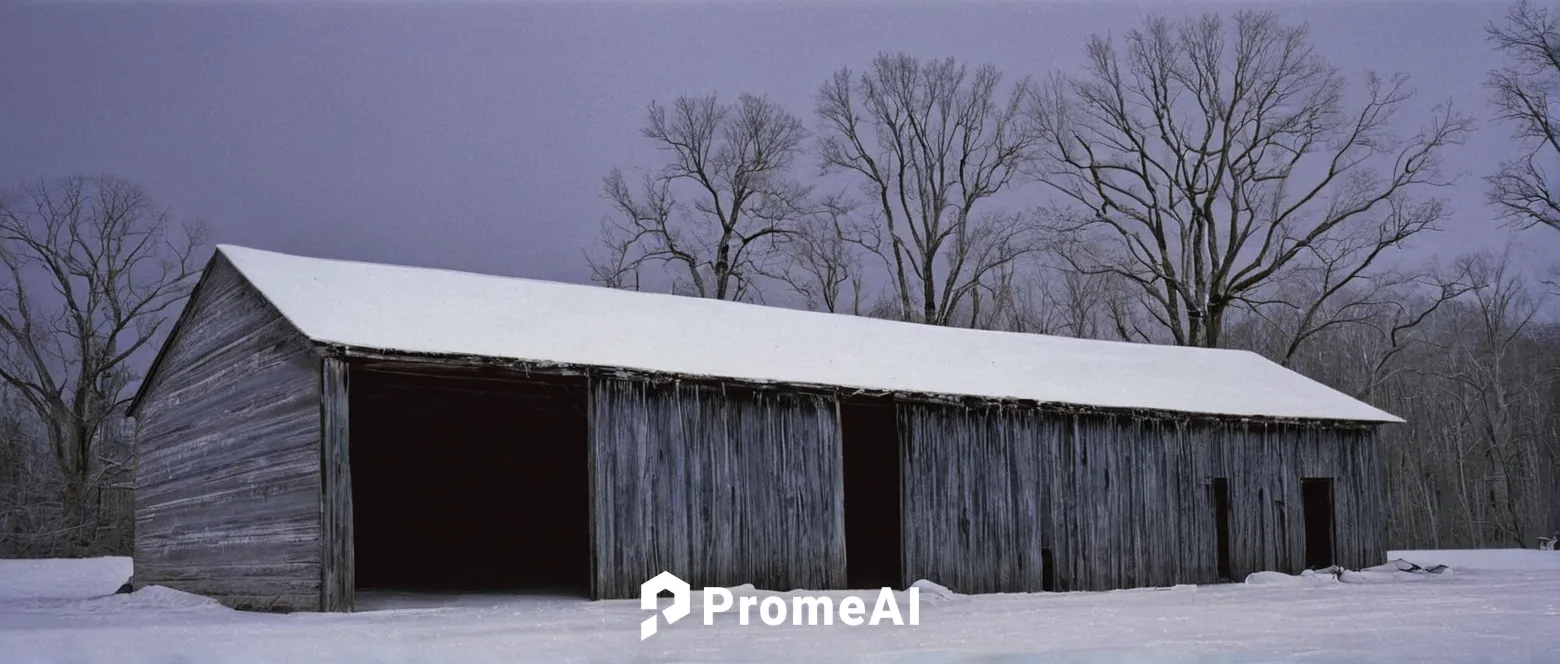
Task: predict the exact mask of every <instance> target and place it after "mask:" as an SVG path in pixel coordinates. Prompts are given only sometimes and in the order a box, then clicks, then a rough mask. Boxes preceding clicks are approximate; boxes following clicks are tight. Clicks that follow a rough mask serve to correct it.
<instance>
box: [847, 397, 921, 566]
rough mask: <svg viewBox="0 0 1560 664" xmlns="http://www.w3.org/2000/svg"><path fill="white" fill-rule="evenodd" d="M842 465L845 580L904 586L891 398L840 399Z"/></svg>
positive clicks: (896, 422) (896, 431) (896, 442)
mask: <svg viewBox="0 0 1560 664" xmlns="http://www.w3.org/2000/svg"><path fill="white" fill-rule="evenodd" d="M840 439H841V445H842V447H843V448H844V470H845V473H844V474H845V582H846V585H848V586H850V587H851V588H881V587H883V586H891V587H894V588H901V587H903V586H904V581H905V580H904V578H903V577H904V572H903V570H902V569H901V567H900V564H901V557H902V556H901V551H902V549H901V547H902V546H903V542H904V538H903V537H901V533H900V528H901V524H902V523H903V521H904V519H903V516H902V515H901V514H900V505H899V498H900V493H899V481H900V473H901V469H900V464H899V419H898V415H897V412H896V410H895V408H894V402H893V400H892V399H891V398H887V397H884V398H876V399H847V400H842V401H841V402H840Z"/></svg>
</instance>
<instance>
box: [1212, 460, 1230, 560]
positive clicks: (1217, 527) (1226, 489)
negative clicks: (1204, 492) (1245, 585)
mask: <svg viewBox="0 0 1560 664" xmlns="http://www.w3.org/2000/svg"><path fill="white" fill-rule="evenodd" d="M1213 530H1214V538H1215V542H1214V545H1215V546H1216V547H1217V548H1216V551H1217V560H1216V562H1217V565H1218V568H1217V569H1218V573H1219V580H1221V581H1228V580H1229V579H1230V577H1231V576H1233V575H1232V574H1231V573H1230V482H1229V480H1227V479H1225V478H1223V477H1215V478H1213Z"/></svg>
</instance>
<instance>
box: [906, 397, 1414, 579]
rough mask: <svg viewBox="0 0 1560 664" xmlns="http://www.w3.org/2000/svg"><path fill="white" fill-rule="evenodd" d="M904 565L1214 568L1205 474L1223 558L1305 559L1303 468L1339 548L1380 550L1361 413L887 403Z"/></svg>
mask: <svg viewBox="0 0 1560 664" xmlns="http://www.w3.org/2000/svg"><path fill="white" fill-rule="evenodd" d="M900 423H901V424H900V431H901V436H902V437H903V439H904V442H905V450H906V485H905V503H904V504H905V520H906V524H905V525H906V529H905V540H906V542H905V558H906V560H905V563H906V572H907V573H908V574H909V575H910V578H912V579H914V578H929V579H933V580H938V581H939V582H944V583H946V584H947V585H949V586H950V587H952V588H954V589H956V590H960V591H965V592H993V591H1003V592H1007V591H1034V590H1039V589H1040V588H1041V583H1042V580H1043V578H1044V570H1042V569H1041V567H1040V560H1041V553H1040V551H1041V550H1042V549H1046V548H1049V549H1051V550H1052V554H1053V558H1054V566H1055V569H1054V570H1051V573H1052V574H1054V575H1055V579H1056V584H1057V585H1056V588H1057V589H1058V590H1109V589H1116V588H1132V587H1145V586H1165V585H1172V584H1176V583H1212V582H1215V581H1217V580H1218V578H1217V575H1218V574H1217V550H1216V546H1217V536H1216V531H1215V527H1216V526H1215V523H1216V522H1215V516H1214V504H1213V500H1214V499H1213V490H1212V481H1213V479H1214V478H1217V477H1224V478H1227V481H1228V483H1229V500H1230V514H1229V524H1230V536H1231V542H1230V554H1231V557H1230V563H1231V572H1232V574H1233V575H1234V576H1235V577H1236V578H1241V577H1243V576H1244V575H1246V574H1249V573H1251V572H1256V571H1260V570H1280V571H1285V572H1291V573H1295V572H1299V571H1300V570H1301V569H1303V567H1304V562H1305V558H1304V552H1305V530H1304V528H1305V521H1304V517H1303V505H1302V502H1301V499H1300V481H1301V479H1302V478H1309V477H1325V478H1332V479H1333V482H1334V501H1335V502H1334V515H1335V516H1334V518H1335V524H1336V526H1335V532H1336V536H1335V555H1336V562H1337V564H1341V565H1344V566H1350V567H1360V566H1365V565H1371V564H1376V563H1380V562H1383V561H1384V558H1385V554H1386V550H1385V542H1384V540H1383V532H1382V527H1381V526H1382V509H1383V507H1382V495H1381V492H1380V491H1381V490H1380V483H1379V469H1378V468H1377V465H1376V443H1375V432H1374V431H1373V430H1370V429H1359V428H1341V427H1328V426H1302V425H1289V424H1276V423H1270V424H1262V423H1217V422H1212V421H1182V420H1168V419H1154V418H1141V417H1133V416H1125V415H1124V416H1112V415H1072V414H1059V413H1045V412H1041V411H1037V410H1028V409H1017V408H998V407H989V408H960V407H952V406H943V405H926V404H901V405H900Z"/></svg>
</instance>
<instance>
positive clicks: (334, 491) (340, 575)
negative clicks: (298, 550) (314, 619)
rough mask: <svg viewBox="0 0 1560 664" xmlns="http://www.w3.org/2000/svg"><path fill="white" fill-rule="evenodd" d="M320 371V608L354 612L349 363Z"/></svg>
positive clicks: (331, 360)
mask: <svg viewBox="0 0 1560 664" xmlns="http://www.w3.org/2000/svg"><path fill="white" fill-rule="evenodd" d="M320 368H321V371H320V392H321V393H320V397H321V398H320V484H321V496H320V497H321V500H322V504H321V518H322V521H321V525H320V528H321V535H322V536H321V537H320V556H321V560H320V566H321V575H322V577H323V583H324V586H323V587H322V588H321V593H320V610H322V611H351V610H352V609H353V608H354V605H355V604H356V598H357V579H356V574H355V569H356V568H355V562H356V561H355V560H354V558H353V555H354V554H353V530H352V463H351V458H350V456H349V455H348V452H349V450H350V449H351V442H352V441H351V438H350V435H351V430H350V427H349V426H348V424H349V423H348V418H347V413H348V411H349V408H348V405H349V402H348V394H347V389H348V381H347V378H348V375H349V374H350V371H349V369H348V367H347V362H346V360H343V359H341V358H336V357H327V358H324V359H323V360H322V361H321V367H320Z"/></svg>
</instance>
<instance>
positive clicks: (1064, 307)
mask: <svg viewBox="0 0 1560 664" xmlns="http://www.w3.org/2000/svg"><path fill="white" fill-rule="evenodd" d="M1486 35H1487V36H1488V39H1489V42H1490V45H1491V47H1492V48H1494V49H1497V50H1498V51H1499V52H1501V53H1502V54H1504V55H1505V56H1506V60H1507V63H1508V65H1507V66H1506V67H1505V68H1503V69H1501V70H1499V71H1495V72H1491V73H1490V74H1489V77H1488V79H1487V80H1486V87H1487V89H1488V91H1489V93H1490V99H1489V100H1487V101H1488V102H1489V104H1488V107H1489V108H1492V109H1493V110H1494V114H1493V117H1489V118H1477V117H1475V116H1474V115H1472V114H1469V113H1467V112H1466V111H1465V110H1463V105H1466V104H1463V105H1457V106H1454V105H1453V104H1451V100H1424V99H1418V98H1416V96H1415V95H1414V93H1413V88H1412V85H1411V83H1410V81H1409V80H1408V79H1407V77H1405V76H1401V75H1392V76H1384V75H1378V74H1375V73H1370V72H1365V71H1358V72H1347V73H1346V72H1344V71H1342V70H1341V69H1340V68H1339V67H1337V66H1336V65H1334V64H1333V63H1331V62H1329V61H1328V59H1327V58H1326V57H1325V54H1323V53H1320V52H1318V51H1317V50H1316V49H1315V48H1314V47H1313V45H1312V43H1311V40H1310V35H1309V33H1308V29H1307V27H1306V26H1305V25H1302V24H1288V23H1285V22H1284V21H1282V20H1281V19H1279V18H1278V17H1277V16H1276V15H1274V14H1271V13H1263V12H1239V13H1234V14H1230V15H1218V14H1207V15H1203V16H1200V17H1197V18H1193V19H1189V20H1182V21H1172V20H1168V19H1164V18H1158V17H1150V18H1148V19H1146V20H1145V21H1144V22H1143V23H1142V24H1141V25H1140V26H1138V27H1136V28H1135V29H1132V30H1129V31H1127V32H1125V33H1121V34H1120V35H1119V36H1118V37H1115V38H1110V37H1105V36H1095V37H1092V38H1090V39H1088V40H1086V41H1085V42H1084V43H1083V47H1084V49H1085V52H1086V54H1087V59H1086V64H1085V65H1084V67H1083V68H1082V69H1081V70H1078V71H1062V72H1050V73H1045V74H1043V75H1036V76H1029V77H1014V76H1011V75H1006V74H1004V73H1003V72H999V71H998V70H996V69H995V68H994V67H992V66H989V65H972V64H968V63H961V62H958V61H956V60H954V59H941V60H938V59H931V60H928V59H919V58H916V57H913V56H910V55H906V54H883V55H880V56H879V57H878V58H876V59H875V60H874V61H873V62H872V63H871V64H870V66H868V67H867V68H866V69H864V70H862V71H852V70H849V69H841V70H839V71H838V72H836V73H835V74H833V75H832V76H830V77H828V78H827V79H826V80H824V81H822V82H821V83H820V85H819V87H818V89H817V92H816V94H815V96H814V107H813V108H812V109H811V112H810V113H801V114H798V113H795V112H794V111H793V110H792V109H788V108H786V107H785V106H784V105H783V104H780V103H778V102H776V101H774V100H772V99H770V98H769V97H767V96H764V95H762V94H758V93H748V94H742V95H740V96H737V97H736V98H734V99H722V98H720V97H718V96H716V95H703V96H685V97H679V98H677V99H675V100H673V101H671V102H670V103H667V104H661V103H652V104H651V105H650V107H649V109H648V117H647V119H646V122H645V125H644V127H643V129H642V132H641V134H642V137H643V139H644V140H646V141H648V142H650V143H652V144H653V145H655V147H657V148H658V149H659V153H660V154H661V155H663V156H664V160H663V161H661V162H659V163H655V164H648V165H643V166H641V167H639V168H634V169H629V170H623V169H619V170H614V171H613V172H611V173H610V174H608V175H607V177H606V178H604V180H603V194H604V198H605V200H606V201H607V202H608V204H609V205H610V209H611V213H610V214H609V215H608V216H607V217H606V218H605V219H604V220H603V223H602V229H601V237H600V240H599V242H598V244H597V246H596V247H595V248H594V250H593V251H592V252H591V253H590V257H591V267H592V272H593V275H594V278H595V279H596V281H598V282H599V283H602V284H605V285H608V286H613V287H619V288H636V289H637V288H642V289H654V290H671V291H674V292H678V293H682V294H686V295H692V296H698V297H709V298H719V299H727V300H746V301H765V302H768V303H771V304H781V305H788V306H805V307H808V308H812V309H818V310H825V311H833V312H841V313H850V314H858V315H869V316H879V317H885V318H894V319H898V320H905V321H914V322H919V323H926V324H933V325H955V326H966V327H977V328H989V329H1002V330H1013V331H1022V332H1037V333H1047V334H1062V335H1070V336H1077V337H1090V338H1100V339H1117V340H1127V341H1135V342H1144V343H1162V344H1179V345H1188V346H1204V347H1224V348H1239V349H1247V350H1252V351H1255V352H1259V353H1261V354H1263V355H1265V356H1267V357H1269V358H1272V359H1273V360H1275V361H1277V362H1280V363H1282V364H1285V365H1287V366H1290V367H1292V368H1295V369H1296V370H1299V371H1301V372H1302V373H1304V374H1306V375H1308V376H1311V377H1312V378H1315V379H1316V380H1319V381H1321V382H1324V383H1327V384H1329V385H1331V386H1333V387H1336V388H1338V389H1340V390H1343V391H1345V392H1348V393H1350V394H1353V395H1356V396H1358V397H1360V398H1362V399H1365V400H1367V401H1369V402H1371V403H1373V404H1375V405H1378V406H1380V407H1382V408H1385V409H1386V410H1389V411H1391V412H1394V413H1396V414H1399V415H1401V416H1403V417H1404V418H1405V419H1407V420H1409V424H1408V425H1406V426H1394V427H1388V431H1387V434H1386V439H1385V440H1384V441H1383V444H1384V445H1385V446H1386V452H1387V453H1386V455H1385V458H1386V459H1387V466H1386V468H1385V472H1386V475H1387V487H1388V489H1387V490H1388V492H1389V502H1390V504H1391V505H1392V506H1393V511H1392V514H1391V521H1390V523H1389V528H1390V530H1391V535H1390V540H1391V542H1392V544H1393V546H1397V547H1452V546H1462V547H1468V546H1533V545H1534V543H1535V541H1536V538H1537V537H1539V536H1547V535H1552V534H1554V533H1555V531H1557V530H1560V484H1557V482H1556V480H1557V475H1560V454H1557V450H1556V444H1557V443H1556V441H1557V428H1556V427H1557V425H1560V420H1557V415H1556V414H1555V406H1556V404H1557V403H1560V401H1557V398H1560V392H1557V383H1556V378H1557V376H1560V374H1557V373H1556V372H1557V370H1560V333H1557V328H1556V327H1555V326H1554V325H1553V324H1552V323H1548V322H1545V320H1544V319H1543V318H1541V316H1540V311H1541V309H1542V307H1543V304H1544V300H1545V298H1547V297H1552V294H1551V293H1550V292H1548V291H1549V290H1553V289H1554V288H1553V286H1548V285H1546V284H1547V283H1552V282H1546V281H1545V279H1546V277H1548V276H1549V275H1547V274H1544V273H1532V272H1531V271H1523V270H1522V269H1520V268H1519V267H1518V266H1519V265H1520V264H1521V261H1519V260H1515V259H1513V257H1512V256H1511V252H1510V251H1507V252H1504V253H1501V252H1496V253H1480V254H1470V255H1465V256H1458V257H1454V258H1453V259H1452V260H1451V261H1450V262H1449V263H1442V264H1433V263H1429V262H1426V261H1423V260H1414V259H1412V258H1411V257H1412V256H1413V255H1414V254H1412V253H1409V252H1410V251H1411V250H1412V249H1413V247H1414V246H1415V244H1416V243H1417V242H1419V241H1422V240H1428V239H1429V238H1430V237H1431V235H1432V234H1433V232H1434V231H1436V230H1438V229H1439V228H1441V227H1442V225H1443V223H1444V222H1446V221H1447V220H1448V219H1449V217H1450V215H1451V209H1450V207H1449V206H1448V204H1447V200H1446V194H1447V193H1448V191H1449V190H1450V189H1451V188H1453V187H1464V188H1466V187H1478V186H1480V183H1479V182H1478V181H1472V182H1470V181H1466V180H1459V178H1457V177H1454V174H1453V173H1451V172H1449V171H1448V169H1443V168H1442V166H1443V163H1444V160H1445V159H1447V157H1448V155H1449V154H1450V151H1451V150H1455V149H1456V146H1458V145H1459V144H1461V143H1462V142H1463V141H1464V140H1465V139H1466V138H1467V137H1468V136H1469V135H1470V134H1471V133H1472V132H1473V131H1475V128H1476V125H1477V123H1478V121H1479V120H1494V121H1495V122H1493V123H1489V124H1491V126H1496V127H1501V128H1503V129H1497V130H1508V131H1511V132H1513V134H1514V138H1515V139H1516V141H1515V144H1516V146H1517V150H1516V151H1515V158H1513V159H1512V160H1510V161H1507V162H1505V163H1503V164H1501V165H1500V168H1499V170H1498V171H1497V172H1494V173H1488V174H1483V175H1485V176H1486V177H1484V178H1483V185H1484V188H1485V191H1486V193H1487V196H1488V200H1489V203H1490V207H1489V208H1488V212H1487V217H1488V220H1489V228H1490V231H1491V232H1492V233H1510V234H1511V241H1512V242H1515V241H1517V235H1516V233H1517V232H1521V231H1524V230H1526V229H1529V228H1531V227H1545V226H1547V227H1553V228H1555V229H1556V230H1560V205H1557V204H1556V203H1555V198H1554V197H1553V196H1551V194H1550V191H1549V188H1548V187H1549V182H1550V180H1549V179H1548V178H1547V177H1546V171H1545V165H1546V164H1550V165H1552V164H1553V163H1560V131H1557V130H1556V128H1555V125H1553V118H1552V117H1551V116H1550V109H1551V108H1554V107H1555V106H1554V105H1553V104H1551V103H1550V102H1549V95H1550V94H1551V91H1552V90H1554V89H1556V87H1555V86H1556V84H1557V83H1560V56H1556V52H1555V50H1554V48H1555V47H1554V45H1555V44H1560V30H1557V22H1556V17H1554V16H1552V15H1551V13H1550V12H1549V11H1548V10H1547V9H1545V8H1542V7H1540V6H1537V5H1532V4H1528V3H1525V2H1524V3H1521V4H1518V5H1515V6H1514V7H1512V8H1511V10H1510V12H1509V13H1508V15H1507V16H1506V17H1505V19H1504V20H1503V21H1500V22H1496V23H1493V24H1491V25H1489V26H1487V27H1486ZM1415 118H1417V120H1414V119H1415ZM1465 213H1466V211H1465ZM1531 232H1537V231H1531ZM1555 264H1556V265H1560V262H1556V263H1555ZM905 361H907V362H913V361H915V359H914V358H913V357H906V360H905Z"/></svg>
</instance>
